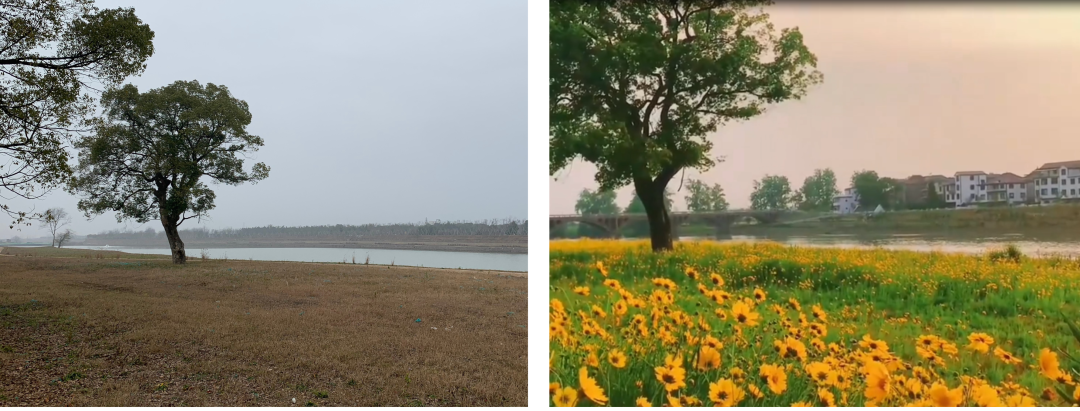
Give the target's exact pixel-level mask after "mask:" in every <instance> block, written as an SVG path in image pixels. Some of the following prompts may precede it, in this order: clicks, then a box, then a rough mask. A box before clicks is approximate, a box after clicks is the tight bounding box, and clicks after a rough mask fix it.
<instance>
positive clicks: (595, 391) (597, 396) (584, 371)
mask: <svg viewBox="0 0 1080 411" xmlns="http://www.w3.org/2000/svg"><path fill="white" fill-rule="evenodd" d="M578 380H579V382H580V384H581V391H582V392H583V393H584V394H585V397H586V398H588V399H589V400H591V401H592V402H594V403H596V404H597V405H604V404H607V401H608V397H606V396H605V395H604V389H603V388H600V386H599V385H597V384H596V380H595V379H593V378H592V377H589V368H588V367H581V371H579V377H578Z"/></svg>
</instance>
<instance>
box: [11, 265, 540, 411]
mask: <svg viewBox="0 0 1080 411" xmlns="http://www.w3.org/2000/svg"><path fill="white" fill-rule="evenodd" d="M35 250H37V251H35ZM0 254H3V255H0V406H41V405H44V406H66V405H74V406H169V405H177V406H304V405H317V406H324V405H327V406H334V405H337V406H408V405H413V406H438V405H449V406H526V404H527V402H526V393H527V388H526V385H527V383H526V379H527V365H526V364H527V360H526V351H527V345H528V342H527V341H528V338H527V324H528V318H527V314H526V312H527V309H526V307H527V300H528V295H527V287H528V286H527V283H526V278H525V275H524V274H523V273H505V272H481V271H469V270H441V269H423V268H412V267H387V266H364V265H342V264H308V263H276V262H257V261H256V262H251V261H214V260H209V261H199V260H191V261H190V262H189V263H188V264H187V265H186V266H174V265H173V264H171V262H169V261H168V260H167V258H168V257H167V256H147V258H145V259H139V258H137V256H131V255H123V254H121V253H113V252H102V251H89V250H48V249H14V248H8V249H7V250H0ZM16 254H17V255H16ZM294 399H295V402H294Z"/></svg>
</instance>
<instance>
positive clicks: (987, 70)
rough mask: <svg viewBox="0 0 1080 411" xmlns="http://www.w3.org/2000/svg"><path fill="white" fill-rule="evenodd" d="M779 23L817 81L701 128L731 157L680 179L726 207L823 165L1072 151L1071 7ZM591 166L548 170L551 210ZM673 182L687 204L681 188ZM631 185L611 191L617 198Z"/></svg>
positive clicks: (892, 13)
mask: <svg viewBox="0 0 1080 411" xmlns="http://www.w3.org/2000/svg"><path fill="white" fill-rule="evenodd" d="M768 11H769V13H770V14H771V15H772V21H773V23H775V25H776V27H777V29H779V28H782V27H792V26H798V27H799V29H800V30H801V31H802V33H803V35H804V36H805V41H806V44H807V45H808V46H809V48H810V50H811V51H812V52H814V53H815V54H816V55H817V57H818V68H819V70H821V71H822V73H823V74H824V75H825V81H824V83H823V84H821V85H818V86H816V87H815V88H813V89H811V90H810V92H809V93H808V95H807V96H806V97H805V98H803V99H802V100H801V101H787V102H783V103H780V104H778V105H774V106H772V107H771V108H770V110H769V111H768V112H767V113H765V114H764V115H761V116H759V117H757V118H754V119H751V120H749V121H747V122H744V123H740V124H733V125H728V126H726V127H722V128H721V129H719V130H718V131H717V132H716V133H714V134H712V135H711V136H710V137H709V138H710V139H711V140H712V141H713V142H714V143H715V147H714V148H713V151H712V155H713V156H726V158H727V161H726V162H724V163H721V164H719V165H717V166H716V167H714V168H713V169H711V170H709V171H708V172H705V173H700V172H698V171H693V170H687V171H686V173H685V176H686V178H690V177H694V178H699V179H702V180H704V181H706V182H708V183H710V184H712V183H719V184H720V185H721V186H723V188H724V191H725V192H726V194H727V198H728V201H729V202H730V203H731V204H732V206H733V207H747V206H749V203H750V201H749V197H750V193H751V191H752V190H753V181H754V180H759V179H761V178H762V177H763V176H764V175H765V174H779V175H785V176H787V177H788V179H790V180H791V184H792V188H793V189H797V188H798V187H800V186H801V185H802V182H803V179H805V178H806V177H807V176H809V175H810V174H812V173H813V170H814V169H815V168H826V167H829V168H832V169H833V171H835V172H836V174H837V180H839V187H838V188H839V189H843V188H844V187H846V186H847V184H848V182H849V181H850V178H851V174H852V173H854V172H855V171H857V170H861V169H870V170H875V171H877V172H878V174H880V175H883V176H890V177H897V178H902V177H907V176H909V175H912V174H923V175H928V174H944V175H952V174H953V173H954V172H956V171H962V170H983V171H987V172H996V173H1001V172H1013V173H1016V174H1019V175H1025V174H1027V173H1028V172H1030V171H1031V170H1033V169H1035V168H1036V167H1038V166H1040V165H1042V164H1043V163H1047V162H1053V161H1067V160H1080V140H1078V139H1077V136H1078V134H1077V129H1078V128H1077V124H1078V123H1077V120H1080V103H1078V101H1080V100H1078V96H1080V7H1078V6H1070V5H1066V4H1062V5H1030V6H1021V5H1019V4H1013V5H1000V6H998V5H993V6H992V5H989V4H954V5H948V6H933V5H922V4H918V3H910V4H902V3H886V4H882V5H874V6H870V5H855V4H851V5H822V4H804V5H798V6H793V5H784V6H774V7H771V8H770V9H769V10H768ZM594 173H595V168H594V167H593V166H592V165H590V164H587V163H583V162H576V163H574V164H572V165H571V166H570V167H567V168H565V169H563V170H561V171H559V172H558V173H556V174H555V175H554V176H553V178H551V179H550V190H551V197H550V208H551V209H550V212H551V214H572V213H574V203H575V202H576V201H577V196H578V193H579V192H580V191H581V190H582V189H583V188H589V189H595V188H596V186H597V184H596V182H595V180H594V179H593V178H594V176H593V175H594ZM678 185H679V177H678V176H677V177H676V178H675V179H674V180H673V181H672V183H671V184H669V186H668V187H669V189H670V190H671V191H672V192H674V195H673V196H672V197H673V198H674V200H675V201H674V207H675V208H676V209H678V210H685V201H684V200H683V197H684V196H685V195H686V192H685V189H684V190H683V191H681V192H676V189H678ZM631 191H632V189H631V188H630V187H624V188H623V189H622V190H620V191H619V198H618V204H619V206H620V207H625V206H626V204H627V203H628V202H629V201H630V196H631Z"/></svg>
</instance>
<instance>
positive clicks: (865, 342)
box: [859, 334, 889, 352]
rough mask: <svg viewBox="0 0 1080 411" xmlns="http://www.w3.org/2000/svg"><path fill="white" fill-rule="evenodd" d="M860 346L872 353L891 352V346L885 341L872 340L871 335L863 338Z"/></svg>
mask: <svg viewBox="0 0 1080 411" xmlns="http://www.w3.org/2000/svg"><path fill="white" fill-rule="evenodd" d="M859 346H860V347H862V348H863V349H866V350H870V351H884V352H888V351H889V344H887V343H885V341H880V340H875V339H873V338H870V334H866V335H864V336H863V338H862V341H859Z"/></svg>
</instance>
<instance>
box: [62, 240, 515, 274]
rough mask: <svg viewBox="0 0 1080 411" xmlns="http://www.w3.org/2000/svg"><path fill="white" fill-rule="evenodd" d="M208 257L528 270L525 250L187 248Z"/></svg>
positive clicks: (146, 251) (136, 249) (157, 250)
mask: <svg viewBox="0 0 1080 411" xmlns="http://www.w3.org/2000/svg"><path fill="white" fill-rule="evenodd" d="M70 248H82V249H90V250H111V251H122V252H128V253H136V254H163V255H169V254H171V251H170V250H169V249H167V248H139V247H115V246H113V247H108V248H106V247H99V246H72V247H70ZM203 252H206V253H207V255H208V256H209V258H214V259H222V258H227V259H230V260H258V261H299V262H317V263H340V262H343V261H344V262H345V263H347V264H352V263H353V261H354V260H355V262H356V264H364V262H365V260H367V261H369V263H370V264H377V265H390V264H394V265H408V266H416V267H435V268H463V269H473V270H500V271H522V272H524V271H528V270H529V256H528V255H526V254H498V253H467V252H456V251H454V252H450V251H419V250H382V249H362V248H210V249H205V250H198V249H188V250H187V253H188V258H200V257H201V255H202V253H203Z"/></svg>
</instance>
